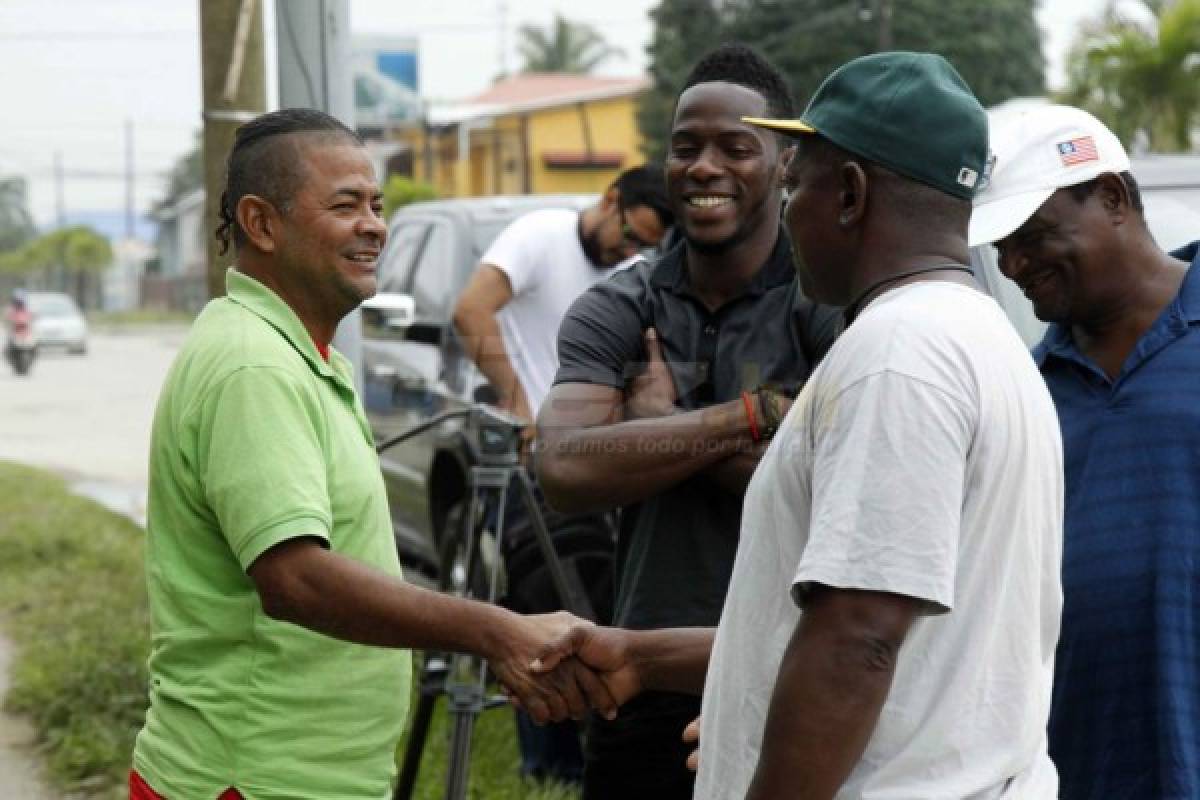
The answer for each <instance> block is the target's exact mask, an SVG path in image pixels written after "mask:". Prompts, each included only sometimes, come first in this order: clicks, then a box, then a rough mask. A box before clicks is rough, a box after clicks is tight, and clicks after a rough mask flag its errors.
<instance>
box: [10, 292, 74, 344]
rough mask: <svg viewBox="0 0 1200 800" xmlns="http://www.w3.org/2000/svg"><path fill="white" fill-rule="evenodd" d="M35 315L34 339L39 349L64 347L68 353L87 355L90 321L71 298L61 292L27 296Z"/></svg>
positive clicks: (32, 293)
mask: <svg viewBox="0 0 1200 800" xmlns="http://www.w3.org/2000/svg"><path fill="white" fill-rule="evenodd" d="M25 297H26V302H27V303H28V305H29V311H30V313H31V314H32V315H33V336H34V339H36V340H37V344H38V347H39V348H46V347H62V348H65V349H66V350H67V352H69V353H78V354H82V353H86V352H87V340H88V325H87V320H85V319H84V318H83V314H82V313H81V312H80V310H79V306H77V305H75V301H74V300H73V299H71V296H70V295H67V294H63V293H62V292H28V293H27V294H26V296H25Z"/></svg>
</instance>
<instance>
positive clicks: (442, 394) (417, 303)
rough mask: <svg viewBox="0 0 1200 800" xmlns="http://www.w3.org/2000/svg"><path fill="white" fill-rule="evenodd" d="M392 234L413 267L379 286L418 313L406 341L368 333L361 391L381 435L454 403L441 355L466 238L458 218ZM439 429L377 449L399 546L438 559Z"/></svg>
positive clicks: (418, 222)
mask: <svg viewBox="0 0 1200 800" xmlns="http://www.w3.org/2000/svg"><path fill="white" fill-rule="evenodd" d="M395 237H396V238H397V239H400V241H401V245H400V246H404V247H408V248H411V250H412V253H411V266H410V267H408V269H407V274H403V278H402V280H400V281H399V282H398V283H397V284H394V285H392V286H390V287H389V286H386V285H381V288H383V289H384V290H389V289H390V291H396V290H397V289H399V290H400V293H403V294H408V295H410V296H411V297H412V298H413V306H414V318H413V323H412V325H411V326H410V327H409V328H408V330H407V332H406V335H405V336H404V338H403V339H400V340H397V339H386V340H382V339H373V338H367V337H364V342H363V372H364V375H363V379H364V397H365V404H366V406H367V408H368V415H369V417H370V419H371V424H372V427H373V429H374V432H375V436H376V440H377V441H384V440H386V439H388V438H389V437H392V436H394V435H396V434H399V433H402V432H404V431H407V430H410V429H412V428H413V427H414V426H416V425H419V424H421V423H423V422H427V421H428V420H430V419H432V418H433V417H434V416H436V415H437V414H439V413H441V412H442V411H444V410H447V409H449V408H450V407H452V406H454V405H456V403H457V400H456V398H455V397H454V392H453V390H452V389H451V388H450V387H449V386H448V385H447V383H446V366H445V359H444V357H443V356H444V352H443V351H444V348H445V344H446V342H447V330H448V328H449V322H450V314H451V310H450V302H451V297H452V294H453V293H454V290H455V288H456V287H455V285H454V284H455V276H456V275H457V274H458V273H459V271H460V269H459V266H458V263H457V262H458V260H459V250H460V244H461V243H460V242H459V237H458V236H457V235H456V226H455V224H454V219H453V218H451V217H448V216H430V217H425V218H419V217H415V218H414V219H412V220H411V221H409V222H407V223H406V224H405V225H402V226H400V227H398V228H397V230H396V232H395ZM401 237H402V238H401ZM390 249H391V246H390V245H389V250H390ZM396 258H397V263H398V264H399V265H400V267H401V269H402V268H403V261H404V258H403V257H402V256H401V255H400V254H399V253H398V254H397V256H396ZM390 269H391V268H390V266H389V273H390ZM383 283H384V284H386V283H387V282H386V280H385V281H384V282H383ZM441 434H442V432H441V431H440V430H438V429H436V428H435V429H431V430H429V431H426V432H424V433H422V434H419V435H417V436H414V437H412V438H410V439H406V440H404V441H402V442H400V443H398V444H396V445H395V446H393V447H391V448H389V449H387V450H386V451H384V452H383V453H382V454H381V455H380V464H381V467H382V469H383V474H384V481H385V484H386V486H387V492H388V502H389V505H390V507H391V512H392V521H393V524H394V526H395V527H396V533H397V537H398V539H399V540H400V545H401V547H402V549H409V550H410V551H412V552H410V553H409V554H410V555H417V556H419V557H421V558H428V559H435V558H436V551H435V549H434V544H433V536H432V530H431V527H432V525H431V520H430V509H429V486H428V479H429V473H430V470H431V463H432V460H433V455H434V446H435V444H436V442H437V439H438V437H439V435H441Z"/></svg>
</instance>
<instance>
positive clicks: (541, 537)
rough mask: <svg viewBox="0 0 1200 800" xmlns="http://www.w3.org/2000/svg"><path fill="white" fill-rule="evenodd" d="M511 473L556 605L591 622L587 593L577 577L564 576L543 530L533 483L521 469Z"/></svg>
mask: <svg viewBox="0 0 1200 800" xmlns="http://www.w3.org/2000/svg"><path fill="white" fill-rule="evenodd" d="M515 472H516V473H517V487H518V488H519V489H520V491H521V499H522V500H523V501H524V502H525V508H527V509H528V510H529V519H530V521H531V522H532V523H533V534H534V536H535V537H537V542H538V547H539V548H540V549H541V551H542V559H543V560H544V561H545V562H546V569H548V570H549V571H550V580H551V581H552V582H553V583H554V590H555V591H556V592H557V593H558V600H559V602H560V603H562V607H563V608H565V609H566V610H567V611H570V612H571V613H572V614H574V615H575V616H577V617H583V618H584V619H592V620H594V619H595V618H596V612H595V610H594V609H593V608H592V601H591V600H589V599H588V596H587V592H585V591H584V590H583V586H582V584H581V583H580V581H579V575H578V574H575V575H573V576H572V577H573V578H574V580H568V579H567V573H566V571H565V570H564V569H563V565H562V561H561V560H560V559H559V557H558V551H556V550H555V549H554V540H553V539H551V538H550V530H549V529H548V528H547V527H546V520H545V518H544V517H543V516H542V510H541V507H540V506H539V505H538V502H537V497H535V496H534V494H533V482H532V481H531V480H530V479H529V474H528V473H527V472H525V470H523V469H516V470H515Z"/></svg>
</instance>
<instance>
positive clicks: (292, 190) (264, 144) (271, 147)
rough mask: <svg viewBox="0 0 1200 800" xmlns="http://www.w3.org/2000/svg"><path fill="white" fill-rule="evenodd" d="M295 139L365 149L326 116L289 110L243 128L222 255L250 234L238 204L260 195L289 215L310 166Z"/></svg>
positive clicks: (227, 198)
mask: <svg viewBox="0 0 1200 800" xmlns="http://www.w3.org/2000/svg"><path fill="white" fill-rule="evenodd" d="M291 134H313V135H317V136H325V137H331V138H340V139H345V140H347V141H349V142H351V143H353V144H356V145H358V146H360V147H361V146H362V140H361V139H359V138H358V134H356V133H355V132H354V131H352V130H350V128H348V127H346V126H345V125H343V124H342V123H341V122H340V121H339V120H337V119H336V118H334V117H332V116H330V115H329V114H326V113H325V112H323V111H316V110H314V109H311V108H286V109H283V110H281V111H272V112H270V113H268V114H263V115H262V116H260V117H256V118H255V119H253V120H251V121H250V122H247V123H246V124H245V125H242V126H241V127H240V128H238V129H237V133H236V134H235V136H234V141H233V149H232V150H231V151H230V152H229V161H228V162H227V166H226V172H225V191H223V192H222V193H221V207H220V209H219V211H218V215H219V217H220V220H221V221H220V224H219V225H217V230H216V239H217V241H218V242H219V243H220V252H221V253H222V254H224V253H226V252H227V251H228V250H229V246H230V243H231V241H232V244H233V246H234V247H241V246H242V245H243V244H245V242H246V232H245V231H243V230H242V228H241V225H239V224H238V221H237V205H238V202H240V201H241V199H242V198H243V197H244V196H246V195H248V194H252V195H257V196H258V197H261V198H263V199H264V200H266V201H267V202H269V203H271V205H273V206H275V207H276V208H277V209H279V210H280V211H281V212H284V213H286V212H287V211H288V210H289V209H290V207H291V203H292V199H293V198H294V197H295V195H296V191H297V190H298V189H299V188H300V185H301V183H302V182H303V181H304V174H305V173H304V163H303V161H302V160H301V158H300V149H299V148H298V147H297V146H296V142H295V141H292V139H293V138H294V137H292V136H291Z"/></svg>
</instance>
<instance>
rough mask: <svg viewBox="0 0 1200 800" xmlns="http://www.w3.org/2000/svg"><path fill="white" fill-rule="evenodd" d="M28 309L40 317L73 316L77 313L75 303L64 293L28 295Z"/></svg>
mask: <svg viewBox="0 0 1200 800" xmlns="http://www.w3.org/2000/svg"><path fill="white" fill-rule="evenodd" d="M29 310H30V311H32V312H33V313H34V314H37V315H38V316H42V317H74V316H78V315H79V311H78V310H77V309H76V308H75V303H74V302H73V301H72V300H71V298H69V297H66V296H65V295H53V294H49V295H44V294H43V295H37V294H35V295H30V296H29Z"/></svg>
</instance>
